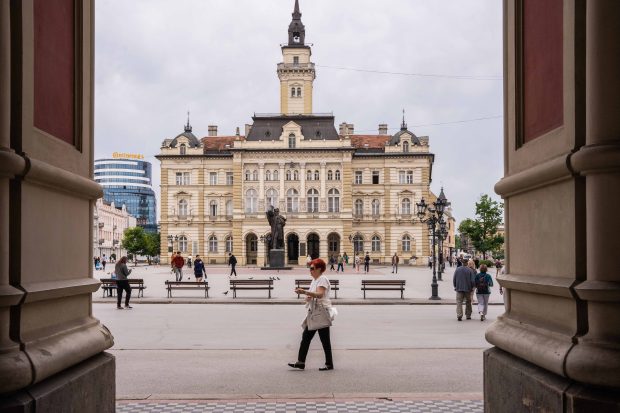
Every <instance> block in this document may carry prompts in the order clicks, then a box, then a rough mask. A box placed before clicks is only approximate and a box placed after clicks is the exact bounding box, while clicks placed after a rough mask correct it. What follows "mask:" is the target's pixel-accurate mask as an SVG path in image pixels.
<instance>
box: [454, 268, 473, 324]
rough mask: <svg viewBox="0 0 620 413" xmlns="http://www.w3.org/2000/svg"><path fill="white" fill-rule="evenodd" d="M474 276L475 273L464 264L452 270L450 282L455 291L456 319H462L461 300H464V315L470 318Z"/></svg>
mask: <svg viewBox="0 0 620 413" xmlns="http://www.w3.org/2000/svg"><path fill="white" fill-rule="evenodd" d="M474 278H475V273H474V272H472V270H471V269H470V268H469V267H467V266H465V265H463V266H461V267H458V268H457V269H456V270H455V271H454V276H453V277H452V284H453V285H454V291H456V319H457V320H458V321H461V320H462V319H463V301H465V317H467V319H468V320H470V319H471V292H472V291H473V289H474V286H475V283H474Z"/></svg>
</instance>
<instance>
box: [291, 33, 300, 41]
mask: <svg viewBox="0 0 620 413" xmlns="http://www.w3.org/2000/svg"><path fill="white" fill-rule="evenodd" d="M300 40H301V39H300V37H299V32H293V41H294V42H295V43H299V41H300Z"/></svg>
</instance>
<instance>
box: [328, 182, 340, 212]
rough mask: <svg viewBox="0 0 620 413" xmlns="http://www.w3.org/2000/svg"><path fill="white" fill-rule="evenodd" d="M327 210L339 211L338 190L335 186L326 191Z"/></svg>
mask: <svg viewBox="0 0 620 413" xmlns="http://www.w3.org/2000/svg"><path fill="white" fill-rule="evenodd" d="M327 211H328V212H340V192H338V190H337V189H336V188H332V189H330V190H329V192H328V193H327Z"/></svg>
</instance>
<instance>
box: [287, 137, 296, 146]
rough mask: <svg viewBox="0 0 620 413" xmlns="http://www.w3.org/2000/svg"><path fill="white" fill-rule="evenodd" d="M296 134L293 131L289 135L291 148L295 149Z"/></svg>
mask: <svg viewBox="0 0 620 413" xmlns="http://www.w3.org/2000/svg"><path fill="white" fill-rule="evenodd" d="M295 143H296V142H295V134H294V133H291V134H290V135H288V147H289V149H293V148H295Z"/></svg>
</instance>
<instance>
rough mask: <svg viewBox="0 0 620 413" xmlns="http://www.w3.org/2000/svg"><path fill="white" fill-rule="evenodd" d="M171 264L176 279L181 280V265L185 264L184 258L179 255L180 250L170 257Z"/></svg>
mask: <svg viewBox="0 0 620 413" xmlns="http://www.w3.org/2000/svg"><path fill="white" fill-rule="evenodd" d="M171 265H172V270H173V271H174V275H175V279H176V281H183V267H184V266H185V260H184V259H183V256H182V255H181V251H177V253H176V255H174V256H173V257H172V262H171Z"/></svg>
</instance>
